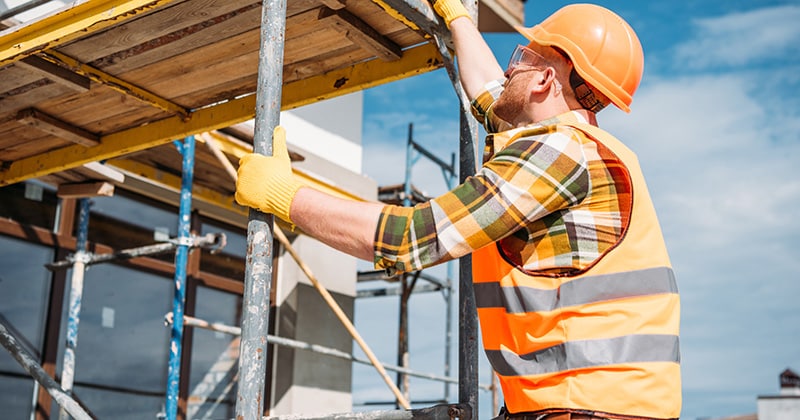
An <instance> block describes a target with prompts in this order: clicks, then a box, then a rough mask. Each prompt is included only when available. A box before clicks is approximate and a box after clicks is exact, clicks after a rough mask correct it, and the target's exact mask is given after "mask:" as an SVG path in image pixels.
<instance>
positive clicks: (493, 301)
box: [236, 0, 681, 420]
mask: <svg viewBox="0 0 800 420" xmlns="http://www.w3.org/2000/svg"><path fill="white" fill-rule="evenodd" d="M433 6H434V9H435V10H436V13H437V14H439V15H440V16H441V17H442V18H443V19H444V21H445V23H446V24H447V26H448V27H449V29H450V31H451V33H452V39H453V43H454V45H455V51H456V56H457V59H458V64H459V72H460V78H461V82H462V84H463V86H464V89H465V91H466V93H467V95H468V96H469V97H470V98H471V99H472V100H473V104H472V105H473V114H474V115H475V117H476V118H477V119H478V120H479V121H481V122H482V123H483V125H484V126H485V127H486V130H487V133H489V135H488V136H487V138H486V148H485V150H486V152H485V157H484V163H483V166H482V168H481V169H480V170H479V171H478V173H477V174H476V175H475V176H473V177H470V178H468V179H467V180H465V181H464V183H462V184H461V185H459V186H457V187H455V188H454V189H453V190H451V191H450V192H447V193H445V194H443V195H442V196H440V197H437V198H435V199H432V200H430V201H429V202H425V203H422V204H418V205H416V206H415V207H410V208H407V207H398V206H390V205H384V204H382V203H363V202H355V201H347V200H343V199H339V198H335V197H332V196H329V195H326V194H324V193H322V192H319V191H316V190H314V189H312V188H306V187H303V186H301V185H300V183H299V182H298V181H297V180H296V179H294V177H293V175H292V172H291V168H290V162H289V158H288V155H287V153H286V146H285V133H284V131H283V129H282V128H280V127H277V128H276V129H275V131H274V135H273V142H274V148H275V152H274V156H275V157H265V156H261V155H255V154H251V155H247V156H244V157H243V158H242V159H241V161H240V168H239V178H238V182H237V192H236V200H237V201H238V202H239V203H241V204H243V205H247V206H250V207H254V208H257V209H259V210H261V211H263V212H266V213H273V214H275V215H276V216H277V217H279V218H281V219H283V220H285V221H286V222H289V223H290V224H293V225H296V226H297V227H299V228H300V229H302V230H303V231H304V232H305V233H307V234H309V235H311V236H313V237H315V238H317V239H318V240H320V241H322V242H324V243H326V244H328V245H330V246H332V247H334V248H336V249H338V250H340V251H343V252H346V253H348V254H351V255H353V256H356V257H359V258H362V259H365V260H368V261H374V263H375V266H376V268H382V269H387V270H390V271H396V272H409V271H415V270H419V269H422V268H424V267H428V266H431V265H435V264H439V263H442V262H445V261H448V260H451V259H453V258H458V257H461V256H463V255H467V254H470V253H472V258H473V263H472V265H473V285H474V290H475V297H476V302H477V307H478V317H479V319H480V325H481V333H482V336H483V344H484V347H485V351H486V355H487V356H488V359H489V361H490V363H491V365H492V368H493V369H494V371H495V372H496V373H497V375H498V377H499V379H500V383H501V385H502V389H503V396H504V399H505V407H504V413H502V415H501V417H499V418H509V419H537V420H545V419H546V420H567V419H650V418H652V419H671V418H678V417H679V415H680V406H681V388H680V365H679V363H680V354H679V346H678V324H679V299H678V292H677V286H676V283H675V278H674V275H673V272H672V269H671V266H670V262H669V257H668V255H667V251H666V247H665V245H664V241H663V238H662V235H661V230H660V228H659V225H658V221H657V219H656V214H655V210H654V209H653V205H652V202H651V200H650V198H649V195H648V191H647V187H646V185H645V182H644V178H643V176H642V173H641V169H640V168H639V165H638V161H637V159H636V156H635V155H634V154H633V153H632V152H631V151H630V150H629V149H628V148H626V147H625V146H624V145H623V144H622V143H621V142H620V141H618V140H617V139H615V138H614V137H613V136H611V135H610V134H608V133H607V132H605V131H603V130H601V129H599V128H598V127H597V120H596V117H595V115H596V113H597V112H599V111H600V110H601V109H603V107H605V106H607V105H608V104H614V105H615V106H617V107H619V108H620V109H622V110H624V111H626V112H628V111H629V106H630V104H631V100H632V96H633V94H634V92H635V90H636V88H637V87H638V85H639V82H640V80H641V76H642V70H643V53H642V48H641V45H640V43H639V40H638V38H637V36H636V34H635V33H634V31H633V30H632V29H631V27H630V26H629V25H628V24H627V23H626V22H625V21H624V20H622V19H621V18H620V17H619V16H617V15H616V14H614V13H613V12H611V11H609V10H607V9H605V8H602V7H599V6H594V5H588V4H577V5H570V6H566V7H564V8H562V9H560V10H559V11H557V12H556V13H554V14H553V15H551V16H550V17H548V18H547V19H545V20H544V21H543V22H542V23H540V24H539V25H536V26H534V27H532V28H520V29H519V32H520V33H521V34H522V35H523V36H525V37H526V38H527V39H528V40H529V43H528V44H527V45H526V46H518V47H517V49H516V50H515V51H514V53H513V54H512V56H511V60H510V62H509V64H508V66H507V68H505V69H503V68H502V67H501V66H500V65H499V64H498V63H497V61H496V60H495V59H494V58H493V54H492V52H491V50H490V49H489V47H488V46H487V44H486V43H485V41H484V40H483V38H482V37H481V35H480V33H479V32H478V30H477V29H476V27H475V25H474V23H473V22H472V20H471V18H470V17H469V14H468V13H467V11H466V9H465V8H464V6H463V5H462V4H461V3H460V1H459V0H438V1H437V2H436V3H434V5H433ZM334 221H335V222H334Z"/></svg>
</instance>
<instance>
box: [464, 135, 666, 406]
mask: <svg viewBox="0 0 800 420" xmlns="http://www.w3.org/2000/svg"><path fill="white" fill-rule="evenodd" d="M562 125H567V126H571V127H573V128H577V129H578V130H579V131H581V132H583V133H584V134H585V135H587V136H588V138H589V139H592V140H594V141H595V143H597V147H598V151H599V152H600V156H601V157H602V158H603V159H604V160H605V161H608V162H616V163H619V164H622V165H623V168H624V169H626V171H623V172H627V178H628V180H629V183H630V185H629V187H630V188H631V192H632V194H631V199H632V203H630V217H629V218H627V228H625V231H624V233H623V235H622V239H621V240H620V241H619V242H618V243H617V244H616V245H615V246H613V247H612V248H611V249H610V250H608V251H607V252H606V253H605V254H604V255H603V256H601V258H600V259H599V260H597V261H595V263H593V265H591V266H590V267H589V268H588V269H585V270H584V271H582V272H580V273H578V274H576V275H563V274H562V275H547V274H537V273H530V272H528V273H526V272H523V271H521V270H520V269H519V268H517V267H515V266H513V265H512V264H510V263H509V262H508V261H507V260H506V259H504V258H503V255H502V254H501V251H500V250H499V246H498V245H497V244H496V243H495V244H491V245H488V246H485V247H483V248H481V249H480V250H478V251H476V252H474V253H473V256H472V266H473V267H472V269H473V287H474V289H475V297H476V302H477V307H478V317H479V319H480V325H481V333H482V337H483V344H484V348H485V350H486V355H487V356H488V358H489V361H490V363H491V365H492V367H493V369H494V370H495V372H496V373H497V375H498V377H499V378H500V384H501V385H502V388H503V396H504V398H505V402H506V407H507V408H508V410H509V411H510V412H511V413H521V412H536V411H545V412H546V411H547V410H552V409H566V410H591V411H595V412H597V413H607V414H612V415H614V414H616V415H619V416H640V417H648V418H661V419H672V418H678V417H679V415H680V410H681V382H680V351H679V344H678V327H679V318H680V302H679V298H678V290H677V286H676V283H675V277H674V274H673V272H672V268H671V265H670V261H669V256H668V255H667V250H666V246H665V244H664V240H663V237H662V234H661V228H660V227H659V225H658V220H657V219H656V213H655V209H654V208H653V204H652V202H651V200H650V196H649V194H648V192H647V186H646V185H645V182H644V177H643V175H642V172H641V169H640V168H639V163H638V159H637V158H636V155H635V154H634V153H633V152H631V151H630V150H629V149H628V148H627V147H625V145H623V144H622V143H621V142H620V141H618V140H617V139H615V138H614V137H612V136H611V135H610V134H608V133H606V132H605V131H603V130H600V129H599V128H597V127H594V126H591V125H588V124H581V123H566V124H562ZM625 220H626V219H625V217H624V215H623V221H625ZM623 226H624V225H623Z"/></svg>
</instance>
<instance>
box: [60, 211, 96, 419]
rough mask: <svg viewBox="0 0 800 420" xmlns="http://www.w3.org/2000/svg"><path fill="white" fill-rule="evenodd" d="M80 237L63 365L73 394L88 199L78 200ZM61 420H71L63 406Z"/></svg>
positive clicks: (65, 384) (68, 389)
mask: <svg viewBox="0 0 800 420" xmlns="http://www.w3.org/2000/svg"><path fill="white" fill-rule="evenodd" d="M78 205H79V207H78V237H77V238H76V239H77V241H76V243H75V255H74V256H73V260H74V262H73V264H72V277H71V279H70V289H69V317H68V318H67V340H66V345H65V347H64V360H63V362H62V363H61V365H62V366H61V388H62V389H63V390H64V392H66V393H67V394H72V385H73V383H74V381H75V348H76V347H78V325H79V324H80V319H81V300H83V275H84V273H85V271H86V270H85V268H86V262H87V259H88V254H87V253H86V242H87V241H88V237H89V205H90V200H89V199H88V198H81V199H80V200H78ZM58 418H59V419H60V420H69V418H70V416H69V414H68V413H67V410H66V409H65V408H64V407H63V406H62V407H61V408H60V409H59V411H58Z"/></svg>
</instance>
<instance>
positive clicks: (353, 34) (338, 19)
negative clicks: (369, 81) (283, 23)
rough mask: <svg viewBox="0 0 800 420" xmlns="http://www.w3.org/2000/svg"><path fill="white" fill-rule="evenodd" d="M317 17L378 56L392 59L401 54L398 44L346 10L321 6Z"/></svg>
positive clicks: (383, 58) (397, 57)
mask: <svg viewBox="0 0 800 420" xmlns="http://www.w3.org/2000/svg"><path fill="white" fill-rule="evenodd" d="M319 19H320V20H321V21H327V22H328V23H329V24H330V25H331V26H332V27H333V28H334V29H336V30H337V31H339V32H342V33H344V34H345V36H346V37H347V39H349V40H350V41H353V43H354V44H356V45H358V46H360V47H361V48H364V49H365V50H367V51H370V52H372V53H373V54H375V55H377V56H378V57H380V58H381V59H382V60H385V61H394V60H397V59H399V58H400V57H401V56H402V55H403V51H402V50H401V49H400V46H398V45H397V44H395V43H394V42H392V41H391V40H389V39H388V38H386V37H384V36H383V35H381V34H380V33H379V32H378V31H376V30H375V29H374V28H372V27H371V26H369V25H368V24H367V23H365V22H364V21H363V20H361V19H359V18H358V17H356V16H355V15H353V14H352V13H350V12H348V11H347V10H333V9H329V8H327V7H323V8H322V9H321V10H320V14H319Z"/></svg>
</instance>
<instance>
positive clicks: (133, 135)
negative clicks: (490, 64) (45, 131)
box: [0, 43, 443, 186]
mask: <svg viewBox="0 0 800 420" xmlns="http://www.w3.org/2000/svg"><path fill="white" fill-rule="evenodd" d="M442 64H443V62H442V58H441V56H440V55H439V52H438V51H437V50H436V48H435V47H434V46H433V45H431V44H428V43H426V44H422V45H420V46H418V47H415V48H412V49H409V50H406V51H404V53H403V57H402V58H401V59H400V60H397V61H393V62H390V63H387V62H383V61H382V60H378V59H374V60H370V61H366V62H362V63H359V64H357V65H354V66H351V67H349V68H346V69H341V70H336V71H332V72H329V73H327V74H324V75H321V76H317V77H313V78H309V79H306V80H301V81H297V82H292V83H288V84H286V85H284V87H283V101H282V103H283V109H284V110H286V109H292V108H297V107H300V106H302V105H307V104H310V103H314V102H317V101H320V100H323V99H328V98H333V97H336V96H340V95H344V94H348V93H352V92H356V91H359V90H363V89H366V88H369V87H374V86H378V85H380V84H384V83H388V82H391V81H395V80H400V79H403V78H406V77H410V76H414V75H417V74H422V73H425V72H429V71H432V70H436V69H438V68H440V67H441V66H442ZM255 102H256V97H255V95H249V96H245V97H242V98H239V99H235V100H232V101H228V102H225V103H222V104H219V105H215V106H213V107H208V108H202V109H199V110H197V111H195V112H193V113H192V114H190V115H189V118H188V119H187V120H184V119H183V118H182V117H181V116H173V117H168V118H165V119H163V120H159V121H155V122H152V123H148V124H145V125H142V126H138V127H134V128H130V129H127V130H123V131H119V132H116V133H112V134H108V135H105V136H102V137H101V139H100V144H99V145H97V146H93V147H85V146H81V145H71V146H67V147H64V148H62V149H58V150H52V151H49V152H46V153H42V154H39V155H35V156H30V157H27V158H24V159H19V160H16V161H13V162H10V163H7V166H6V167H4V168H2V169H0V186H2V185H8V184H13V183H16V182H20V181H24V180H26V179H31V178H36V177H40V176H44V175H48V174H51V173H54V172H59V171H63V170H67V169H72V168H74V167H77V166H80V165H83V164H86V163H89V162H96V161H100V160H105V159H111V158H115V157H119V156H123V155H126V154H128V153H133V152H138V151H141V150H145V149H149V148H151V147H155V146H159V145H162V144H164V143H168V142H170V141H172V140H175V139H181V138H184V137H186V136H189V135H192V134H197V133H202V132H205V131H212V130H217V129H220V128H224V127H229V126H231V125H234V124H238V123H240V122H243V121H247V120H249V119H252V118H253V117H254V115H255V105H256V103H255Z"/></svg>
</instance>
